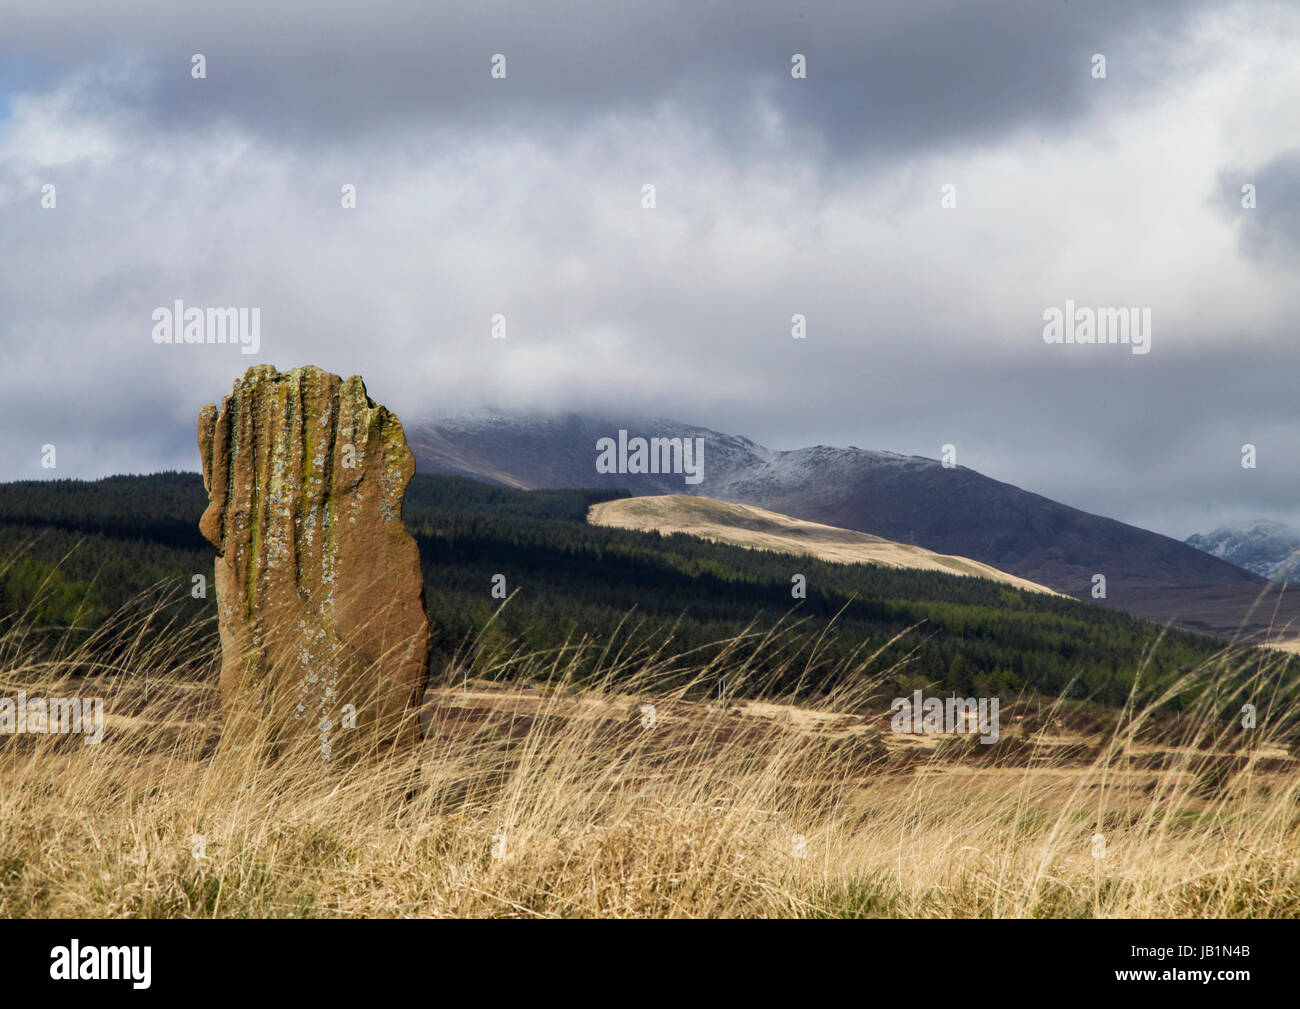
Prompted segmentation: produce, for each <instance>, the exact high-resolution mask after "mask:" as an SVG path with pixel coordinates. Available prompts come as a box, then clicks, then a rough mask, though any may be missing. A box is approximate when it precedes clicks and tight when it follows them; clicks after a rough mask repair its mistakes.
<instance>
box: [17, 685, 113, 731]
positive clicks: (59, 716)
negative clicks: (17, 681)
mask: <svg viewBox="0 0 1300 1009" xmlns="http://www.w3.org/2000/svg"><path fill="white" fill-rule="evenodd" d="M71 732H75V733H77V734H79V735H82V736H85V737H86V738H85V739H84V740H82V742H85V743H99V742H102V741H103V739H104V699H103V698H102V697H48V698H47V697H28V696H27V691H25V690H20V691H18V696H17V697H16V698H15V697H0V735H12V734H15V733H16V734H18V735H24V734H29V733H38V734H45V735H56V734H62V735H66V734H68V733H71Z"/></svg>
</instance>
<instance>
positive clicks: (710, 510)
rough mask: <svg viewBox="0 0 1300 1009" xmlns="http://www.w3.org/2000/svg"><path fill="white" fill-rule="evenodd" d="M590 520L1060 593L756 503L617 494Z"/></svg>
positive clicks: (837, 561) (958, 559)
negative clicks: (962, 576) (634, 496)
mask: <svg viewBox="0 0 1300 1009" xmlns="http://www.w3.org/2000/svg"><path fill="white" fill-rule="evenodd" d="M587 520H588V521H589V522H591V523H592V524H594V525H602V526H614V527H617V528H620V529H639V530H642V531H648V530H655V531H657V532H659V533H662V534H664V535H671V534H672V533H686V534H688V535H691V536H700V537H702V538H704V539H707V540H712V541H713V542H715V543H730V544H732V545H734V546H740V547H749V548H751V549H754V550H771V551H774V552H776V553H785V554H794V555H797V556H799V555H802V556H809V557H817V558H819V559H821V560H824V561H829V562H830V563H832V564H880V565H883V566H885V567H890V568H910V569H913V570H917V571H941V572H943V573H944V574H950V575H964V576H968V577H973V578H988V579H990V580H991V581H995V582H1000V583H1002V584H1004V585H1013V586H1015V587H1016V588H1018V589H1025V590H1027V591H1029V592H1046V593H1050V594H1052V595H1056V594H1057V593H1055V592H1053V591H1052V590H1051V589H1049V588H1047V587H1046V586H1044V585H1038V584H1036V583H1035V582H1031V581H1028V580H1026V579H1024V578H1017V577H1016V576H1015V575H1010V574H1007V573H1006V572H1005V571H999V570H998V569H997V568H994V567H990V566H989V565H987V564H981V563H980V562H979V561H973V560H971V559H970V558H968V557H953V556H950V555H948V554H936V553H932V552H931V551H929V550H926V549H925V548H923V547H918V546H912V545H911V544H908V543H895V542H893V541H892V540H887V539H883V538H882V537H880V536H872V535H871V534H869V533H860V532H855V531H853V530H851V529H838V528H836V527H835V526H828V525H822V524H820V523H818V522H805V521H804V520H803V519H796V518H791V517H790V516H789V515H781V514H779V513H778V512H773V511H768V510H767V509H765V508H755V507H754V506H753V505H742V504H733V503H730V502H727V501H715V500H714V499H713V498H705V497H691V496H689V495H686V494H664V495H656V496H649V497H636V498H619V499H616V500H613V501H602V502H600V503H599V504H594V505H592V506H591V510H590V512H589V513H588V516H587Z"/></svg>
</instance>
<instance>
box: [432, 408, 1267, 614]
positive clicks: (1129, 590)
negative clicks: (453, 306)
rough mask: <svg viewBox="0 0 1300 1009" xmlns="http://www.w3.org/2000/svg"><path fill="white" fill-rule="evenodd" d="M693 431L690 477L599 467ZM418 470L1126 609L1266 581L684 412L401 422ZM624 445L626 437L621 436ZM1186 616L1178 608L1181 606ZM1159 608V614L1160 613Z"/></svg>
mask: <svg viewBox="0 0 1300 1009" xmlns="http://www.w3.org/2000/svg"><path fill="white" fill-rule="evenodd" d="M620 431H624V432H626V434H625V435H624V436H623V438H622V440H623V441H625V442H631V440H632V439H634V438H637V437H640V438H645V439H647V440H648V439H651V438H659V439H682V440H683V441H686V440H696V439H698V444H701V445H702V447H703V470H702V474H701V476H700V479H699V480H698V482H691V481H688V480H687V479H686V477H685V475H684V474H683V473H681V472H662V473H659V472H646V471H644V470H645V467H644V466H636V465H629V466H627V467H624V468H623V471H620V472H610V471H609V469H608V467H606V468H604V469H602V468H601V467H600V466H599V465H598V461H597V460H598V455H599V451H598V445H599V444H600V443H601V440H602V439H610V440H611V442H612V441H615V440H619V439H620V434H619V432H620ZM407 436H408V440H409V441H410V444H411V448H412V450H413V451H414V452H415V455H416V459H417V462H418V465H419V468H420V470H421V471H423V472H435V473H452V474H460V475H463V476H470V477H474V478H476V479H480V480H487V481H489V482H494V483H500V484H505V485H508V486H513V487H524V488H541V487H551V488H560V487H611V488H613V487H618V488H626V489H627V490H629V491H630V492H631V493H632V494H634V495H643V494H682V493H688V494H702V495H705V496H708V497H712V498H717V499H719V500H722V501H729V502H734V503H739V504H748V505H754V506H757V507H759V508H766V509H769V510H771V511H776V512H780V513H782V514H785V515H791V516H794V517H795V518H800V519H806V520H809V521H813V522H820V523H824V524H826V525H833V526H839V527H841V528H845V529H853V530H857V531H859V532H866V533H872V534H874V535H877V536H883V537H885V538H886V539H890V540H895V541H898V542H902V543H911V544H915V545H917V546H921V547H925V548H926V549H928V550H932V551H935V552H938V553H944V554H955V555H958V556H962V557H971V558H974V559H975V560H978V561H982V562H983V563H985V564H990V565H992V566H994V567H996V568H1000V569H1001V570H1003V571H1008V572H1011V573H1012V574H1015V575H1018V576H1020V577H1022V578H1027V579H1029V580H1031V581H1034V582H1038V583H1040V584H1043V585H1047V586H1050V587H1051V588H1054V589H1056V590H1057V591H1060V592H1065V593H1068V594H1071V595H1075V596H1079V597H1081V598H1093V596H1092V593H1091V590H1092V587H1093V586H1094V585H1095V584H1097V583H1096V581H1095V575H1098V574H1101V575H1104V576H1105V579H1106V585H1107V590H1106V595H1105V597H1104V601H1105V602H1106V603H1107V604H1108V605H1118V606H1121V607H1124V608H1129V607H1130V606H1137V605H1138V603H1137V600H1138V599H1139V597H1140V598H1141V599H1149V598H1150V597H1151V593H1152V591H1154V590H1164V589H1169V588H1188V587H1194V588H1195V589H1196V590H1197V591H1200V590H1204V589H1207V588H1213V587H1220V588H1227V589H1230V590H1231V591H1232V592H1237V591H1238V590H1240V594H1242V595H1243V596H1244V595H1247V594H1248V595H1250V596H1251V598H1253V597H1254V594H1255V592H1256V590H1257V588H1258V587H1259V586H1260V585H1262V584H1263V583H1262V582H1261V580H1260V579H1259V578H1257V577H1256V576H1255V575H1252V574H1251V573H1250V572H1248V571H1245V570H1243V569H1242V568H1240V567H1237V566H1235V565H1233V564H1231V563H1228V562H1227V561H1225V560H1220V559H1218V558H1215V557H1212V556H1209V555H1207V554H1205V553H1203V552H1201V551H1199V550H1196V549H1194V548H1193V547H1191V546H1188V545H1186V544H1184V543H1180V542H1179V541H1177V540H1175V539H1171V538H1169V537H1167V536H1161V535H1159V534H1158V533H1153V532H1149V531H1147V530H1144V529H1138V528H1136V527H1134V526H1130V525H1126V524H1125V523H1123V522H1117V521H1115V520H1113V519H1107V518H1102V517H1100V516H1097V515H1090V514H1088V513H1086V512H1083V511H1079V510H1078V509H1075V508H1070V507H1069V506H1067V505H1063V504H1059V503H1057V502H1055V501H1051V500H1049V499H1048V498H1045V497H1042V496H1041V495H1038V494H1033V493H1030V492H1028V491H1024V490H1021V489H1020V488H1018V487H1013V486H1011V485H1010V484H1006V483H1002V482H1000V481H998V480H993V479H991V478H989V477H986V476H984V475H982V474H980V473H977V472H975V471H974V470H971V469H967V468H966V467H964V466H957V467H954V468H945V467H943V466H941V465H940V463H939V462H937V461H936V460H933V459H925V458H921V457H919V456H905V455H899V454H897V453H895V452H885V451H872V450H867V449H860V448H853V447H849V448H835V447H830V446H825V445H818V446H813V447H810V448H801V449H794V450H791V451H778V450H774V449H770V448H766V447H764V446H762V445H759V444H757V443H755V442H753V441H751V440H750V439H748V438H744V437H740V436H738V435H731V434H723V433H721V432H718V431H711V430H709V429H708V428H702V427H696V426H693V425H690V424H684V423H682V422H680V421H674V420H666V419H645V418H633V417H622V418H613V419H611V418H606V417H596V416H592V415H586V414H575V413H568V414H558V415H549V414H511V413H507V412H501V411H491V412H483V413H478V414H471V415H467V416H457V417H445V418H441V419H438V420H434V421H430V422H428V423H425V424H411V425H408V428H407ZM620 447H621V446H620ZM1179 605H1180V606H1181V607H1182V608H1183V612H1181V613H1180V616H1183V617H1186V616H1187V612H1186V610H1187V607H1186V606H1185V605H1184V604H1182V603H1180V604H1179ZM1161 612H1163V610H1162V611H1161Z"/></svg>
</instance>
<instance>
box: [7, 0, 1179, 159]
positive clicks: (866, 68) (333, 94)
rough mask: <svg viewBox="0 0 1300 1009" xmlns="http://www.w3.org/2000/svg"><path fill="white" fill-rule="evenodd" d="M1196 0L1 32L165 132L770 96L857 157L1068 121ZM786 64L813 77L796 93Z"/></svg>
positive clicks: (713, 106) (424, 121) (122, 20)
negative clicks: (204, 70) (1097, 64)
mask: <svg viewBox="0 0 1300 1009" xmlns="http://www.w3.org/2000/svg"><path fill="white" fill-rule="evenodd" d="M20 6H21V5H20ZM1201 6H1203V4H1200V3H1192V2H1190V0H1152V2H1146V3H1142V4H1134V3H1131V2H1128V0H1091V2H1087V3H1082V2H1074V3H1070V2H1065V3H1046V2H1044V3H1025V2H1023V0H990V2H985V3H971V2H969V0H920V2H909V3H897V2H895V0H884V2H862V0H839V2H827V3H810V4H798V3H791V4H778V3H766V4H755V3H752V2H747V0H726V2H721V0H713V2H700V0H675V2H632V3H620V4H591V3H589V2H574V0H559V2H550V3H544V4H532V3H521V2H518V0H512V2H502V0H465V2H459V3H427V2H423V0H410V2H395V0H380V2H373V3H365V4H354V3H343V2H333V3H320V4H311V5H287V6H283V5H275V4H267V3H262V2H251V3H250V2H233V3H223V4H220V5H206V4H204V5H197V4H196V5H186V4H173V3H164V2H157V3H139V2H135V3H130V2H128V3H125V4H115V5H111V6H106V5H86V4H66V3H61V2H59V0H40V2H33V3H31V4H30V5H28V7H27V9H26V10H24V11H22V13H21V14H20V15H19V16H18V17H17V18H15V19H13V21H12V23H11V25H10V26H9V28H10V29H11V30H10V31H9V32H8V33H7V36H6V38H5V39H4V40H2V41H0V55H2V56H3V57H4V58H5V60H6V61H8V62H11V63H12V64H13V65H14V67H15V68H17V69H15V71H14V75H15V76H19V77H25V78H26V79H28V80H32V81H38V82H39V84H40V85H41V86H45V87H49V86H52V85H55V84H57V83H58V81H59V79H60V78H61V76H62V75H63V74H65V73H67V72H68V71H69V70H71V69H75V68H76V67H78V66H83V65H87V64H93V63H95V62H96V61H98V60H102V59H103V58H104V57H105V56H108V55H118V56H122V57H131V58H134V59H135V60H137V61H138V63H137V66H136V72H135V73H133V74H132V75H131V76H130V77H126V78H120V79H117V80H101V81H100V82H99V84H98V87H99V89H100V90H101V93H100V95H99V96H98V97H99V98H100V99H101V100H103V99H105V98H108V99H111V100H114V101H116V102H119V103H121V104H122V105H123V106H124V107H127V108H133V109H135V110H137V111H139V112H142V113H143V114H145V115H147V116H148V117H149V118H150V120H151V121H152V122H154V123H156V124H157V126H158V127H159V128H160V129H179V130H189V129H196V128H201V127H203V126H205V125H207V124H209V123H212V122H215V121H221V120H223V119H233V120H235V121H237V122H239V123H241V124H244V125H246V126H247V127H249V128H250V129H253V130H256V131H258V132H260V133H262V134H264V135H268V136H272V137H275V138H276V139H277V140H278V141H281V142H286V143H298V144H306V145H311V144H321V143H326V144H327V143H330V142H339V143H352V142H356V141H358V140H361V139H363V138H365V137H366V136H368V135H371V134H374V133H383V132H384V131H386V130H389V129H401V128H403V127H408V126H413V125H422V126H426V127H431V128H436V129H443V130H447V129H450V130H466V129H473V130H490V129H511V130H542V131H547V132H551V133H556V132H558V133H563V132H564V131H565V130H566V129H576V128H578V127H579V126H580V125H581V124H582V123H584V122H586V121H587V120H589V119H591V118H593V117H600V116H607V115H618V114H623V113H628V112H634V111H638V110H645V109H648V108H651V107H653V106H654V105H655V104H656V103H660V102H671V103H673V104H674V105H675V106H676V107H678V108H680V109H682V110H684V112H685V114H687V115H690V116H692V117H694V118H697V119H698V120H699V121H700V122H702V123H703V124H705V125H706V126H707V128H708V129H709V130H710V131H712V132H713V133H715V134H716V135H718V136H720V137H722V138H723V139H725V140H726V141H727V142H733V143H739V144H742V145H743V144H744V143H745V135H746V127H747V122H746V118H745V116H744V115H740V116H738V115H737V111H738V107H739V108H740V110H741V111H742V112H743V108H744V103H745V101H746V100H747V99H748V98H751V97H757V96H762V97H763V98H766V99H769V100H771V101H772V102H774V103H775V105H776V106H777V107H778V108H779V109H780V110H781V111H782V112H783V113H784V114H785V115H786V116H788V117H789V118H790V119H791V120H793V121H795V122H798V123H799V124H801V125H802V126H803V127H805V128H806V129H807V130H808V131H809V132H810V134H811V137H812V139H813V141H814V142H816V143H819V144H822V145H824V146H825V147H826V149H827V150H829V151H831V152H838V153H843V154H846V155H858V154H861V153H863V152H864V151H865V152H873V153H876V154H880V153H884V152H898V151H906V150H909V149H915V148H920V147H925V146H928V145H932V144H951V143H958V142H961V141H963V140H968V139H978V138H987V137H988V136H989V135H990V134H994V133H996V132H998V131H1002V130H1008V129H1014V128H1016V127H1022V126H1030V127H1033V128H1035V129H1043V130H1057V129H1060V128H1062V127H1063V125H1064V124H1065V123H1066V122H1068V121H1069V120H1070V119H1072V118H1073V117H1075V116H1077V115H1080V114H1082V113H1083V112H1084V111H1085V110H1086V109H1087V108H1088V106H1089V103H1090V102H1091V101H1092V100H1094V99H1095V89H1090V88H1089V85H1090V83H1091V81H1090V80H1089V78H1088V77H1087V75H1086V74H1081V73H1079V72H1078V69H1079V68H1080V67H1086V66H1087V65H1088V60H1089V59H1090V57H1091V56H1092V54H1093V53H1094V52H1102V53H1106V54H1108V55H1109V57H1110V58H1111V59H1113V60H1115V62H1116V72H1115V74H1114V78H1113V88H1119V89H1129V88H1139V87H1141V86H1142V85H1143V84H1145V83H1147V82H1148V81H1149V79H1150V78H1151V77H1153V76H1159V74H1160V73H1161V69H1162V68H1161V66H1160V63H1161V60H1162V59H1163V57H1162V56H1160V55H1159V54H1160V53H1161V52H1168V51H1169V49H1168V46H1167V43H1168V42H1169V40H1170V39H1171V38H1176V37H1177V36H1178V35H1179V34H1180V33H1181V32H1182V31H1183V30H1184V25H1185V23H1186V20H1187V18H1188V17H1189V15H1190V14H1192V13H1193V12H1194V11H1195V10H1196V9H1198V8H1199V7H1201ZM287 11H294V12H295V13H294V14H293V15H289V14H287V13H286V12H287ZM1154 43H1160V45H1156V44H1154ZM193 52H199V53H202V54H203V55H204V56H205V58H206V59H207V61H208V66H209V72H208V78H207V80H206V82H205V84H204V87H203V88H202V89H198V88H195V87H191V86H187V83H188V71H189V66H190V64H189V61H190V57H191V54H192V53H193ZM796 52H798V53H802V54H804V55H805V56H806V58H807V60H808V64H809V71H808V76H807V79H806V80H805V81H804V82H803V83H802V84H801V85H800V86H799V87H797V88H792V87H787V86H785V85H786V83H787V82H788V81H789V79H790V77H789V70H790V66H791V63H790V61H791V57H792V54H794V53H796ZM496 53H501V54H504V55H505V56H506V58H507V67H508V75H507V79H506V80H505V81H494V80H492V79H490V77H489V75H488V67H489V60H490V58H491V57H492V56H493V55H494V54H496Z"/></svg>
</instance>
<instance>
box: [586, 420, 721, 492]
mask: <svg viewBox="0 0 1300 1009" xmlns="http://www.w3.org/2000/svg"><path fill="white" fill-rule="evenodd" d="M596 451H597V452H598V453H599V455H597V456H596V472H597V473H680V474H683V475H684V476H685V477H686V482H687V483H688V484H692V485H694V484H698V483H699V482H700V481H702V480H703V479H704V439H703V438H649V439H646V438H628V436H627V431H626V430H624V429H622V428H620V429H619V432H618V441H617V442H616V441H615V440H614V439H613V438H599V439H597V441H596Z"/></svg>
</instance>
